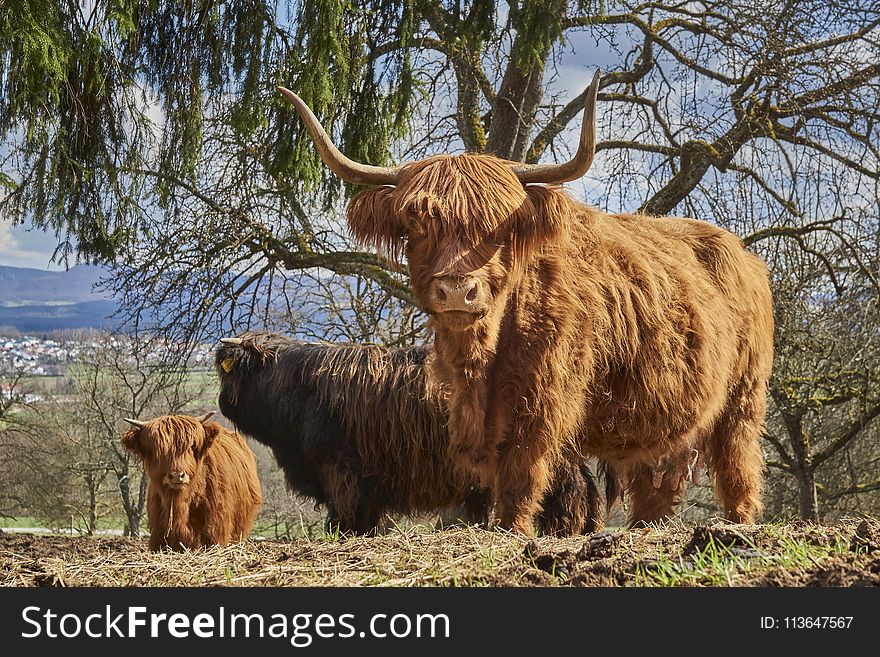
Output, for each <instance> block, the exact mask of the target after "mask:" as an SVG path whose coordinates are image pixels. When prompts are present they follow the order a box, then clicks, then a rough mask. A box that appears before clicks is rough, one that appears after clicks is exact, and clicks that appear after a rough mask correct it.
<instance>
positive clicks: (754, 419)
mask: <svg viewBox="0 0 880 657" xmlns="http://www.w3.org/2000/svg"><path fill="white" fill-rule="evenodd" d="M766 404H767V400H766V392H765V388H764V386H763V384H754V385H749V384H743V385H741V386H739V388H738V389H737V390H736V391H735V392H734V394H733V395H731V398H730V401H729V402H728V404H727V407H726V408H725V410H724V412H723V413H722V414H721V416H720V417H719V418H718V421H717V422H716V424H715V427H714V428H713V430H712V432H711V434H710V435H709V438H708V440H707V441H706V452H707V456H708V461H709V470H710V471H711V472H712V473H713V475H714V477H715V494H716V495H717V496H718V500H719V501H720V502H721V506H722V508H723V509H724V514H725V517H726V518H727V519H728V520H731V521H732V522H738V523H745V524H751V523H753V522H754V521H755V518H756V517H757V516H758V515H759V514H760V513H761V510H762V508H763V505H762V504H761V485H762V483H763V470H764V453H763V451H762V450H761V438H760V437H761V432H762V430H763V423H764V413H765V410H766Z"/></svg>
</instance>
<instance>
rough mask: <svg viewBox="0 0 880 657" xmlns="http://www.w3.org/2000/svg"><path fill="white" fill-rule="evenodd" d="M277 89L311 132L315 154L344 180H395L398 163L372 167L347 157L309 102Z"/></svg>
mask: <svg viewBox="0 0 880 657" xmlns="http://www.w3.org/2000/svg"><path fill="white" fill-rule="evenodd" d="M278 91H280V92H281V93H282V94H284V97H285V98H287V100H289V101H290V102H291V103H292V104H293V106H294V107H295V108H296V111H297V113H298V114H299V115H300V118H301V119H302V120H303V123H305V124H306V128H308V130H309V133H310V134H311V135H312V141H314V142H315V147H316V148H317V149H318V154H319V155H320V156H321V159H322V160H324V164H326V165H327V166H328V167H330V169H331V170H332V171H333V173H335V174H336V175H337V176H339V177H340V178H342V179H343V180H344V181H346V182H350V183H354V184H355V185H396V184H397V180H398V171H399V170H400V167H375V166H371V165H369V164H361V163H360V162H355V161H354V160H350V159H348V158H347V157H345V155H343V154H342V153H341V152H340V151H339V149H338V148H336V146H334V145H333V142H332V141H331V140H330V136H329V135H328V134H327V132H326V131H325V130H324V128H323V127H322V126H321V124H320V123H319V122H318V119H317V118H315V115H314V114H313V113H312V110H310V109H309V106H308V105H306V104H305V103H304V102H303V101H302V99H301V98H300V97H299V96H297V95H296V94H295V93H293V92H292V91H291V90H290V89H286V88H285V87H278Z"/></svg>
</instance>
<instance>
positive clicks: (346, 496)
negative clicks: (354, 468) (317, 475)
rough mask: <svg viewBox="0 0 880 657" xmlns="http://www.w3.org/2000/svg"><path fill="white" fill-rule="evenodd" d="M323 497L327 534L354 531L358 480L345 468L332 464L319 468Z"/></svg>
mask: <svg viewBox="0 0 880 657" xmlns="http://www.w3.org/2000/svg"><path fill="white" fill-rule="evenodd" d="M321 475H322V481H321V485H322V487H323V489H324V497H325V499H326V500H327V523H326V526H325V529H326V531H327V533H328V534H335V533H337V532H339V533H340V534H349V533H352V532H354V531H356V520H357V512H358V493H359V491H358V480H357V477H356V476H355V475H354V473H352V472H351V471H350V470H348V469H347V468H344V467H341V466H339V465H337V464H334V463H325V464H324V465H322V466H321Z"/></svg>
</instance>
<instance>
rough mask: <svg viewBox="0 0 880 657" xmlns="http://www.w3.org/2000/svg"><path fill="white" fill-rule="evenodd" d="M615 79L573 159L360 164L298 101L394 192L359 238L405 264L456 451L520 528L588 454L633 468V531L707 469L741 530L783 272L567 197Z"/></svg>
mask: <svg viewBox="0 0 880 657" xmlns="http://www.w3.org/2000/svg"><path fill="white" fill-rule="evenodd" d="M598 86H599V76H598V74H597V75H596V77H595V78H594V80H593V83H592V84H591V86H590V89H589V90H588V93H587V94H586V106H585V112H584V123H583V126H582V131H581V140H580V144H579V148H578V151H577V153H576V154H575V156H574V158H573V159H572V160H571V161H569V162H566V163H563V164H535V165H527V164H519V163H514V162H507V161H503V160H500V159H498V158H496V157H493V156H490V155H473V154H464V155H458V156H448V155H441V156H436V157H431V158H428V159H426V160H422V161H419V162H413V163H408V164H404V165H401V166H397V167H376V166H369V165H364V164H360V163H357V162H354V161H352V160H350V159H348V158H346V157H345V156H344V155H342V154H341V153H340V152H339V151H338V150H337V149H336V148H335V147H334V146H333V144H332V142H331V141H330V139H329V137H328V136H327V134H326V133H325V131H324V130H323V128H322V127H321V125H320V124H319V123H318V122H317V120H316V119H315V117H314V115H313V114H312V113H311V111H310V110H309V109H308V107H306V106H305V104H304V103H302V101H301V100H300V99H299V98H298V97H297V96H296V95H295V94H293V93H292V92H290V91H288V90H287V89H283V88H282V89H281V91H282V93H283V94H284V95H285V96H286V97H287V98H288V99H289V100H290V101H291V102H292V103H293V104H294V105H295V107H296V109H297V111H298V112H299V114H300V116H301V117H302V119H303V120H304V122H305V123H306V126H307V128H308V129H309V131H310V132H311V134H312V137H313V139H314V141H315V144H316V147H317V149H318V151H319V153H320V155H321V157H322V159H323V160H324V162H325V163H326V164H327V165H328V166H329V167H330V168H331V169H332V170H333V171H334V172H335V173H336V174H337V175H339V176H340V177H341V178H343V179H344V180H346V181H348V182H352V183H355V184H361V185H374V186H376V187H375V188H374V189H368V190H364V191H362V192H360V193H359V194H358V195H356V196H355V197H354V198H353V199H352V201H351V203H350V204H349V206H348V222H349V226H350V228H351V230H352V232H353V233H354V235H355V236H356V237H357V238H358V239H359V240H360V241H361V242H363V243H366V244H370V245H373V246H376V247H377V248H379V249H381V250H383V251H385V252H386V253H388V254H390V255H391V256H393V257H396V256H399V255H402V254H405V256H406V260H407V263H408V268H409V275H410V282H411V285H412V289H413V292H414V294H415V296H416V298H417V300H418V302H419V305H420V306H421V308H422V309H423V310H424V311H425V312H426V313H427V314H428V315H429V317H430V319H431V323H432V327H433V330H434V333H435V340H434V353H433V355H432V357H431V361H430V363H429V370H430V375H431V377H432V378H433V379H434V381H435V383H436V384H437V385H443V386H444V387H446V388H447V389H448V390H449V403H448V409H449V416H450V417H449V433H450V444H451V450H450V454H451V455H452V458H453V459H454V461H455V462H456V463H457V464H459V465H460V466H461V467H462V468H467V469H470V470H472V471H473V472H476V473H477V474H478V476H479V478H480V481H481V482H483V483H484V484H486V485H488V486H490V487H491V488H492V491H493V494H494V496H495V498H496V500H497V511H498V515H499V518H500V521H501V524H502V526H505V527H510V528H513V529H515V530H518V531H520V532H523V533H527V534H528V533H531V532H532V517H533V515H534V514H535V512H536V511H537V510H538V509H539V507H540V501H541V499H542V496H543V495H544V493H545V491H546V490H547V487H548V485H549V481H550V474H551V470H552V468H551V464H552V463H553V461H554V459H555V458H557V457H558V454H559V453H560V452H561V451H562V450H564V449H566V448H567V447H569V446H572V445H573V446H574V448H575V449H579V450H580V451H581V452H582V453H583V454H585V455H588V456H594V457H597V458H599V459H601V460H603V461H607V462H608V463H609V465H610V466H611V467H612V468H613V469H614V471H615V472H616V473H617V477H618V478H619V479H620V480H621V481H622V482H623V486H624V488H625V492H626V494H627V496H628V497H629V498H630V518H629V519H630V523H631V524H635V523H638V522H650V521H657V520H660V519H663V518H665V517H667V516H668V515H669V514H670V513H671V512H672V509H673V508H674V506H675V504H676V503H677V502H678V501H679V499H680V497H681V494H682V488H683V487H682V485H681V482H682V481H683V480H684V479H685V477H686V475H687V474H688V473H689V472H690V471H691V467H690V466H693V465H694V464H696V462H698V461H699V460H701V459H704V460H705V462H706V464H707V465H708V467H709V469H710V471H711V472H712V474H713V475H714V479H715V490H716V494H717V496H718V498H719V500H720V502H721V505H722V506H723V509H724V512H725V515H726V517H727V518H728V519H729V520H731V521H734V522H743V523H750V522H752V521H753V520H754V519H755V517H756V515H757V514H758V513H759V512H760V510H761V501H760V492H761V481H762V469H763V454H762V450H761V444H760V434H761V431H762V426H763V422H764V415H765V405H766V387H767V381H768V379H769V377H770V370H771V366H772V360H773V308H772V301H771V295H770V288H769V283H768V275H767V269H766V266H765V265H764V263H763V262H761V261H760V260H759V259H758V258H757V257H755V256H754V255H752V254H750V253H748V252H747V251H746V250H745V249H744V248H743V245H742V242H741V240H740V239H739V238H737V237H736V236H735V235H733V234H731V233H729V232H727V231H725V230H723V229H721V228H719V227H717V226H714V225H712V224H709V223H705V222H702V221H695V220H692V219H682V218H655V217H649V216H645V215H641V214H618V215H611V214H608V213H606V212H602V211H599V210H596V209H594V208H591V207H588V206H586V205H584V204H583V203H580V202H578V201H575V200H574V199H572V198H571V197H570V196H568V195H567V194H566V193H564V192H563V191H562V190H561V189H560V188H559V187H558V186H556V185H558V184H560V183H563V182H566V181H570V180H574V179H576V178H578V177H580V176H582V175H583V174H584V173H585V172H586V171H587V169H588V168H589V166H590V164H591V162H592V159H593V154H594V151H595V102H596V95H597V91H598ZM537 183H545V184H546V185H547V186H544V185H540V184H537Z"/></svg>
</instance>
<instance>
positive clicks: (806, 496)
mask: <svg viewBox="0 0 880 657" xmlns="http://www.w3.org/2000/svg"><path fill="white" fill-rule="evenodd" d="M797 482H798V515H799V516H800V517H801V520H809V521H811V522H819V493H818V490H817V489H816V476H815V473H814V472H813V468H812V467H810V466H808V467H806V468H804V469H802V470H799V471H798V472H797Z"/></svg>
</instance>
